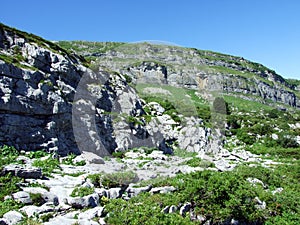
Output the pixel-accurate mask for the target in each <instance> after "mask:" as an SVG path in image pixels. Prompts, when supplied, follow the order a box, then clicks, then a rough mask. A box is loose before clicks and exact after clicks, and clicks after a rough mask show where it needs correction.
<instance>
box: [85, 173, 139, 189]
mask: <svg viewBox="0 0 300 225" xmlns="http://www.w3.org/2000/svg"><path fill="white" fill-rule="evenodd" d="M88 178H90V179H91V181H92V183H93V184H94V185H95V186H96V187H104V188H113V187H123V186H126V185H128V184H130V183H135V182H137V180H138V177H137V175H136V174H135V173H134V172H132V171H126V172H116V173H111V174H103V173H100V174H91V175H89V176H88Z"/></svg>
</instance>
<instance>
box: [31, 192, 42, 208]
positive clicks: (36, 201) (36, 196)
mask: <svg viewBox="0 0 300 225" xmlns="http://www.w3.org/2000/svg"><path fill="white" fill-rule="evenodd" d="M30 198H31V200H32V203H33V205H36V206H41V205H43V204H44V203H45V200H44V198H43V196H42V194H41V193H30Z"/></svg>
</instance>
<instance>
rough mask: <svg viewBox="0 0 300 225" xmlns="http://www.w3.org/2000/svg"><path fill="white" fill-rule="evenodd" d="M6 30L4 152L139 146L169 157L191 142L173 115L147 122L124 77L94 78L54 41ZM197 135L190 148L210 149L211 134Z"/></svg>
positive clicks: (0, 106) (0, 105)
mask: <svg viewBox="0 0 300 225" xmlns="http://www.w3.org/2000/svg"><path fill="white" fill-rule="evenodd" d="M0 28H1V30H0V40H1V42H0V46H1V49H0V51H1V52H0V53H1V55H0V56H1V58H0V74H1V76H0V121H1V127H0V144H1V145H3V144H6V145H12V146H15V147H16V148H17V149H19V150H26V151H32V150H40V149H45V150H47V151H50V152H56V153H58V154H60V155H67V154H68V153H70V152H72V153H76V154H78V153H80V152H83V151H89V152H93V153H96V154H98V155H101V156H104V155H108V154H110V153H112V152H114V151H123V150H126V149H129V148H134V147H140V146H148V147H158V148H159V149H160V150H162V151H164V152H168V151H169V152H170V148H169V146H168V143H170V141H174V140H177V139H184V133H183V130H182V131H180V130H177V129H173V128H172V126H171V125H170V124H176V123H175V122H174V120H172V118H171V117H170V116H168V115H159V116H157V118H156V119H155V120H154V119H153V120H150V121H148V122H146V121H145V115H146V113H145V111H144V109H143V107H144V105H145V103H144V102H142V101H141V99H140V98H139V97H138V95H137V93H136V91H135V90H134V89H133V88H132V87H130V86H128V84H127V83H126V81H125V78H124V77H123V76H122V75H119V74H118V73H115V72H112V71H109V70H107V69H105V68H104V69H101V70H98V69H97V70H96V71H95V72H93V71H91V70H90V69H88V68H86V67H85V66H83V65H82V61H81V59H80V57H78V56H76V55H74V54H70V53H69V52H67V51H66V50H64V49H61V48H60V47H58V46H57V45H55V44H53V43H51V42H47V41H46V40H43V39H41V38H39V37H36V36H34V35H31V34H27V33H25V32H21V31H18V30H15V29H12V28H9V27H6V26H4V25H1V27H0ZM152 113H155V110H153V111H152ZM200 122H201V121H200ZM192 124H199V121H196V120H195V121H194V122H193V123H192ZM192 124H190V126H192ZM197 129H198V131H199V132H200V131H201V132H200V133H199V135H196V136H194V135H190V137H189V138H187V142H184V143H182V145H184V146H183V148H190V149H191V150H193V149H194V147H195V149H196V150H197V151H203V150H204V147H205V145H206V144H207V142H208V136H207V133H208V131H205V128H197ZM190 139H191V142H192V145H191V146H190V145H188V144H190V142H189V140H190Z"/></svg>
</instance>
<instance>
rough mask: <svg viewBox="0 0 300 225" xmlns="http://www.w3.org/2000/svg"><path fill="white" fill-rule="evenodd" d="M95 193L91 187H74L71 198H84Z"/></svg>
mask: <svg viewBox="0 0 300 225" xmlns="http://www.w3.org/2000/svg"><path fill="white" fill-rule="evenodd" d="M94 192H95V189H94V188H91V187H75V188H74V189H73V191H72V193H71V197H84V196H87V195H90V194H93V193H94Z"/></svg>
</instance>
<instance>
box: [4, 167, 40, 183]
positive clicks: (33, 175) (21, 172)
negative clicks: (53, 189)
mask: <svg viewBox="0 0 300 225" xmlns="http://www.w3.org/2000/svg"><path fill="white" fill-rule="evenodd" d="M2 173H4V174H8V173H11V174H12V175H14V176H17V177H20V178H24V179H40V178H42V176H43V174H42V170H41V168H37V167H33V166H29V165H25V166H24V165H15V164H10V165H7V166H5V167H4V168H3V170H2Z"/></svg>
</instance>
